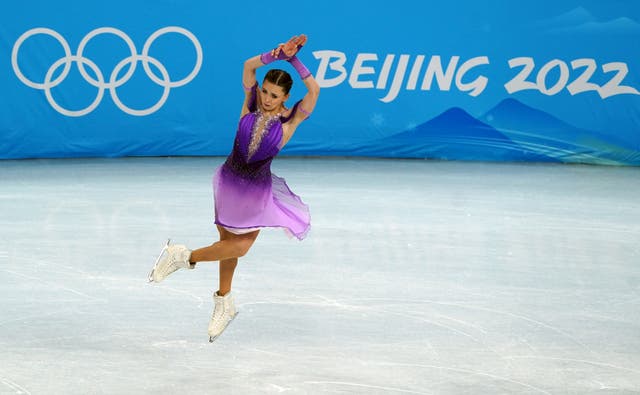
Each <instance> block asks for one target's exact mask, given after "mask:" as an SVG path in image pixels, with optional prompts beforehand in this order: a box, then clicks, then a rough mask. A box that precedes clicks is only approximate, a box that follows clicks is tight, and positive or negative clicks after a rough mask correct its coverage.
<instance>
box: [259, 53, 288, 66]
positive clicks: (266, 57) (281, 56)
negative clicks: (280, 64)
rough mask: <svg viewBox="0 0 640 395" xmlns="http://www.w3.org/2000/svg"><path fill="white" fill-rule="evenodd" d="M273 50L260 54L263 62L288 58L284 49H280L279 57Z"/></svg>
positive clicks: (267, 62)
mask: <svg viewBox="0 0 640 395" xmlns="http://www.w3.org/2000/svg"><path fill="white" fill-rule="evenodd" d="M271 52H273V51H268V52H265V53H263V54H262V55H260V61H261V62H262V63H263V64H269V63H273V62H275V61H276V60H287V55H285V54H284V52H283V51H280V53H279V54H278V57H275V56H273V55H272V53H271Z"/></svg>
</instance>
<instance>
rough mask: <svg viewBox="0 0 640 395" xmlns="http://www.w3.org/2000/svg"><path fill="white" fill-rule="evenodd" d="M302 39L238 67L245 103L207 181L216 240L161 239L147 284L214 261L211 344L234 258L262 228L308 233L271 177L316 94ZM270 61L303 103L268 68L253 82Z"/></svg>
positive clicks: (232, 312)
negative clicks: (189, 243) (297, 86)
mask: <svg viewBox="0 0 640 395" xmlns="http://www.w3.org/2000/svg"><path fill="white" fill-rule="evenodd" d="M306 41H307V37H306V36H305V35H304V34H303V35H300V36H294V37H292V38H291V39H290V40H289V41H288V42H287V43H286V44H280V45H278V46H277V47H276V48H275V49H273V50H271V51H269V52H265V53H263V54H262V55H258V56H254V57H252V58H250V59H248V60H247V61H245V63H244V70H243V74H242V84H243V86H244V89H245V98H244V103H243V105H242V111H241V114H240V122H239V124H238V130H237V132H236V137H235V141H234V144H233V149H232V151H231V153H230V154H229V156H228V157H227V160H226V161H225V163H224V164H223V165H222V166H220V167H219V168H218V169H217V170H216V172H215V174H214V176H213V194H214V201H215V224H216V226H217V228H218V232H219V233H220V240H219V241H217V242H215V243H213V244H212V245H210V246H208V247H204V248H199V249H196V250H189V249H188V248H187V247H186V246H184V245H178V244H176V245H170V244H169V241H167V245H166V246H165V247H164V248H163V249H162V252H161V253H160V256H159V257H158V259H157V260H156V263H155V265H154V268H153V270H152V271H151V273H150V274H149V281H150V282H156V283H159V282H161V281H162V280H164V279H165V278H166V277H167V276H168V275H169V274H171V273H173V272H175V271H176V270H178V269H181V268H185V269H186V268H188V269H193V268H194V267H195V264H196V263H197V262H205V261H220V278H219V281H220V285H219V289H218V291H216V292H215V293H214V294H213V300H214V311H213V314H212V316H211V321H210V323H209V330H208V332H209V341H211V342H213V340H215V338H217V337H218V336H219V335H220V334H221V333H222V331H223V330H224V329H225V328H226V327H227V325H228V324H229V322H231V320H233V319H234V318H235V316H236V314H237V310H236V308H235V305H234V300H233V296H232V294H231V281H232V280H233V273H234V271H235V268H236V266H237V264H238V258H240V257H242V256H244V255H245V254H246V253H247V252H248V251H249V249H250V248H251V246H252V245H253V243H254V242H255V240H256V238H257V237H258V234H259V233H260V229H263V228H278V227H279V228H284V229H285V231H287V232H288V233H290V234H292V235H293V236H295V237H296V238H298V239H299V240H302V239H303V238H304V237H305V236H306V234H307V232H308V231H309V227H310V216H309V208H308V207H307V205H306V204H304V203H303V202H302V200H301V199H300V198H299V197H298V196H296V195H295V194H294V193H293V192H292V191H291V190H290V189H289V187H288V186H287V184H286V183H285V180H284V179H282V178H279V177H277V176H276V175H274V174H272V173H271V161H272V160H273V158H274V157H275V156H276V155H277V154H278V152H280V150H281V149H282V147H284V146H285V145H286V144H287V142H288V141H289V139H291V137H292V136H293V134H294V132H295V131H296V128H297V127H298V125H299V124H300V123H301V122H302V121H303V120H305V119H306V118H307V117H308V116H309V114H310V113H311V112H312V111H313V109H314V107H315V106H316V101H317V99H318V95H319V92H320V87H319V86H318V83H317V82H316V80H315V79H314V77H313V76H312V75H311V73H310V72H309V70H308V69H307V68H306V67H305V66H304V65H303V64H302V62H301V61H300V60H299V59H298V58H297V57H296V53H297V52H298V50H299V49H300V48H302V46H303V45H304V44H305V43H306ZM276 60H286V61H287V62H289V63H290V64H291V65H292V66H293V68H294V69H295V70H296V71H297V72H298V74H299V75H300V78H301V79H302V81H303V82H304V84H305V86H306V87H307V93H306V94H305V96H304V98H303V99H302V100H300V101H298V102H297V103H296V104H295V105H294V106H293V107H292V108H290V109H288V108H286V107H285V102H286V100H287V99H288V98H289V90H290V89H291V86H292V84H293V80H292V79H291V76H290V75H289V74H288V73H287V72H285V71H283V70H279V69H273V70H269V71H268V72H267V73H266V75H265V77H264V80H263V82H262V87H259V86H258V84H257V81H256V69H258V68H259V67H262V66H263V65H267V64H270V63H272V62H274V61H276Z"/></svg>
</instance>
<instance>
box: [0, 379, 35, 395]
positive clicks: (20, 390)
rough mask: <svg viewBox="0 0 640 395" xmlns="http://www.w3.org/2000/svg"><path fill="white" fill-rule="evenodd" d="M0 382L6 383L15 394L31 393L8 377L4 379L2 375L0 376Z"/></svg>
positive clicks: (28, 394) (29, 394)
mask: <svg viewBox="0 0 640 395" xmlns="http://www.w3.org/2000/svg"><path fill="white" fill-rule="evenodd" d="M0 383H2V384H4V385H6V386H7V387H9V388H11V389H12V390H14V391H15V392H14V393H15V394H27V395H31V392H29V391H27V390H26V389H25V388H24V387H22V386H21V385H19V384H18V383H15V382H13V381H11V380H9V379H6V378H4V377H0Z"/></svg>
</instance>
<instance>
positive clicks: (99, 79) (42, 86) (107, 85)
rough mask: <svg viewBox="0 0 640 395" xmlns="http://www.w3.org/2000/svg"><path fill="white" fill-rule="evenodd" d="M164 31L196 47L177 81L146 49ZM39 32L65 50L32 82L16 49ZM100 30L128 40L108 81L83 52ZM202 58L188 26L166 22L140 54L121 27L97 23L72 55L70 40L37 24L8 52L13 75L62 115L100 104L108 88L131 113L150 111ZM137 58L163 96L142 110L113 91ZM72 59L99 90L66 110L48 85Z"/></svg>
mask: <svg viewBox="0 0 640 395" xmlns="http://www.w3.org/2000/svg"><path fill="white" fill-rule="evenodd" d="M167 33H178V34H181V35H183V36H185V37H187V38H188V39H189V40H190V41H191V43H192V44H193V46H194V48H195V50H196V63H195V65H194V67H193V69H192V70H191V72H190V73H189V74H188V75H187V76H186V77H185V78H183V79H181V80H178V81H171V78H170V76H169V73H168V71H167V69H166V68H165V67H164V65H163V64H162V63H161V62H160V61H159V60H158V59H156V58H154V57H152V56H150V55H149V50H150V48H151V45H152V44H153V42H154V41H155V40H156V39H157V38H158V37H160V36H162V35H164V34H167ZM38 34H44V35H48V36H51V37H53V38H54V39H56V40H57V41H58V42H59V43H60V45H61V46H62V48H63V50H64V54H65V56H64V57H62V58H60V59H58V60H57V61H55V62H54V63H53V64H52V65H51V66H50V67H49V69H48V70H47V73H46V76H45V78H44V81H43V82H42V83H38V82H34V81H31V80H30V79H28V78H27V77H26V76H25V75H24V74H23V73H22V71H21V70H20V67H19V65H18V53H19V50H20V47H21V46H22V44H23V43H24V41H26V40H27V39H28V38H30V37H32V36H34V35H38ZM100 34H113V35H115V36H117V37H119V38H121V39H122V40H123V41H124V42H125V43H126V44H127V47H128V48H129V51H130V52H131V55H130V56H128V57H126V58H125V59H123V60H122V61H120V62H119V63H118V64H117V65H116V67H114V69H113V71H112V72H111V75H110V76H109V80H108V81H106V80H105V78H104V74H103V73H102V71H101V70H100V68H99V67H98V66H97V65H96V64H95V63H94V62H92V61H91V60H90V59H88V58H86V57H84V56H83V53H84V50H85V47H86V46H87V44H88V43H89V41H90V40H91V39H92V38H94V37H95V36H97V35H100ZM202 58H203V53H202V46H201V45H200V41H198V38H197V37H196V36H195V35H194V34H193V33H191V32H190V31H189V30H187V29H185V28H182V27H179V26H167V27H164V28H161V29H158V30H156V31H155V32H154V33H152V34H151V35H150V36H149V38H148V39H147V40H146V41H145V43H144V46H143V49H142V54H140V55H139V54H138V53H137V49H136V46H135V44H134V43H133V40H131V38H130V37H129V36H128V35H127V34H126V33H124V32H123V31H122V30H119V29H116V28H113V27H100V28H97V29H94V30H92V31H91V32H89V33H88V34H87V35H86V36H85V37H84V38H83V39H82V40H81V41H80V44H79V46H78V51H77V53H76V55H72V53H71V48H70V46H69V44H68V43H67V41H66V40H65V39H64V37H62V35H60V33H58V32H56V31H55V30H52V29H49V28H44V27H38V28H33V29H30V30H28V31H26V32H25V33H23V34H22V35H21V36H20V37H19V38H18V39H17V40H16V42H15V44H14V45H13V50H12V52H11V65H12V66H13V71H14V72H15V74H16V76H17V77H18V79H19V80H20V81H21V82H22V83H23V84H25V85H27V86H29V87H31V88H34V89H38V90H43V91H44V92H45V96H46V98H47V101H48V102H49V104H50V105H51V107H52V108H54V109H55V110H56V111H58V112H59V113H61V114H63V115H66V116H70V117H80V116H83V115H87V114H89V113H91V112H92V111H93V110H95V109H96V108H97V107H98V106H99V105H100V103H101V101H102V98H103V96H104V91H105V90H106V89H108V90H109V93H110V94H111V99H112V100H113V102H114V104H115V105H116V106H117V107H118V108H119V109H120V110H122V111H123V112H125V113H127V114H130V115H135V116H145V115H149V114H153V113H154V112H156V111H158V110H159V109H160V108H161V107H162V106H163V105H164V103H165V102H166V101H167V99H168V97H169V93H170V91H171V88H177V87H180V86H184V85H186V84H188V83H189V82H191V81H192V80H193V79H194V78H195V77H196V76H197V75H198V73H199V72H200V68H201V67H202ZM138 61H140V62H141V63H142V66H143V68H144V70H145V73H146V74H147V76H148V77H149V79H151V80H152V81H153V82H154V83H155V84H157V85H159V86H161V87H163V88H164V89H163V92H162V96H161V97H160V99H159V100H158V102H156V103H155V104H154V105H152V106H151V107H149V108H146V109H142V110H136V109H133V108H130V107H128V106H126V105H125V104H124V103H123V102H122V100H120V98H119V97H118V94H117V92H116V88H118V87H120V86H122V85H124V84H125V83H126V82H127V81H129V79H130V78H131V76H133V73H134V72H135V70H136V66H137V63H138ZM73 62H75V63H76V64H77V65H78V70H79V71H80V74H81V75H82V77H83V78H84V79H85V81H87V82H88V83H89V84H90V85H92V86H94V87H96V88H98V93H97V95H96V98H95V99H94V101H93V102H92V103H91V104H90V105H89V106H87V107H86V108H84V109H81V110H68V109H66V108H63V107H62V106H60V105H59V104H58V103H57V102H56V101H55V99H54V98H53V95H52V94H51V89H52V88H54V87H56V86H58V85H60V84H61V83H62V82H63V81H64V80H65V78H66V77H67V75H68V74H69V72H70V70H71V65H72V63H73ZM149 63H151V64H153V65H154V66H155V67H156V68H157V69H158V70H159V71H160V74H161V77H160V78H159V77H158V76H157V75H156V74H155V73H154V72H153V70H152V69H151V67H149ZM63 64H64V69H63V70H62V73H61V74H60V75H59V76H58V77H57V78H56V79H55V80H52V78H53V75H54V73H55V71H56V70H57V69H58V68H60V66H62V65H63ZM85 64H86V65H87V66H89V68H90V69H91V70H92V71H93V72H94V73H95V76H96V78H93V77H92V76H91V75H90V74H89V73H87V71H86V69H85ZM126 65H130V66H129V70H127V72H126V73H125V74H124V75H123V76H122V77H121V78H119V79H118V73H119V72H120V71H121V70H122V68H123V67H125V66H126Z"/></svg>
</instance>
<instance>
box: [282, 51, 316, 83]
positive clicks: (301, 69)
mask: <svg viewBox="0 0 640 395" xmlns="http://www.w3.org/2000/svg"><path fill="white" fill-rule="evenodd" d="M287 62H289V63H291V66H293V68H294V69H296V71H297V72H298V74H300V78H301V79H303V80H304V79H305V78H307V77H309V76H310V75H311V72H310V71H309V69H307V68H306V67H305V65H304V64H302V62H301V61H300V59H298V57H297V56H296V55H293V56H292V57H291V58H289V59H287Z"/></svg>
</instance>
